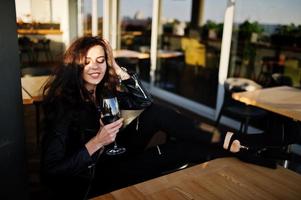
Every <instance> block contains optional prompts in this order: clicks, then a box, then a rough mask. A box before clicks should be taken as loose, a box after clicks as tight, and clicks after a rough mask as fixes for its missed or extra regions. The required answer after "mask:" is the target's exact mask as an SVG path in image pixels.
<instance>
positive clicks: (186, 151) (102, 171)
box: [42, 37, 218, 199]
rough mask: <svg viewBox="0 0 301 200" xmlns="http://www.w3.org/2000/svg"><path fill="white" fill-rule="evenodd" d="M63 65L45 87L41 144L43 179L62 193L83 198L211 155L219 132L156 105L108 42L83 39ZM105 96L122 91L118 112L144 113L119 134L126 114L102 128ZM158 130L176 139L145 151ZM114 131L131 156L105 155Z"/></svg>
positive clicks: (70, 51) (88, 38) (76, 42)
mask: <svg viewBox="0 0 301 200" xmlns="http://www.w3.org/2000/svg"><path fill="white" fill-rule="evenodd" d="M63 62H64V63H63V66H62V67H60V68H58V70H57V72H56V73H55V76H54V77H53V79H52V80H50V81H49V83H48V84H47V85H46V87H45V90H44V94H45V95H44V114H45V136H44V137H43V147H42V175H43V176H42V177H43V178H44V181H45V182H46V183H48V184H49V185H50V186H51V187H52V188H53V189H54V190H55V192H56V194H58V195H60V196H59V198H60V197H62V195H64V194H66V197H69V198H70V197H72V198H76V199H83V198H86V197H87V195H88V196H93V195H96V194H101V193H104V192H108V191H110V190H113V189H116V188H119V187H124V186H126V185H128V184H132V183H136V182H138V181H142V180H145V179H148V178H151V177H154V176H157V175H159V174H160V173H162V172H163V171H166V170H168V169H170V167H171V166H174V164H178V165H179V164H182V163H186V162H199V161H202V160H204V159H205V158H206V154H205V153H203V151H202V150H203V148H204V146H206V144H208V143H210V142H211V140H216V139H215V137H212V136H211V135H210V134H205V133H200V130H198V129H196V128H195V127H194V123H193V122H191V121H190V120H189V119H187V118H185V117H183V116H182V115H180V114H179V113H176V112H174V111H173V110H171V109H167V108H163V107H161V106H157V105H155V104H153V103H152V99H151V97H150V95H149V94H148V93H147V92H146V91H145V90H144V89H143V87H142V85H141V84H140V82H139V80H138V79H137V76H136V75H130V74H129V73H127V71H126V70H125V69H124V68H122V67H120V66H119V65H118V64H117V63H116V62H115V59H114V58H113V55H112V49H111V47H110V45H109V44H108V43H107V42H105V41H104V40H103V39H101V38H99V37H82V38H79V39H78V40H76V41H75V42H74V43H72V44H71V46H70V47H69V48H68V50H67V51H66V53H65V55H64V59H63ZM107 94H110V95H115V96H117V98H118V101H119V104H120V107H121V109H144V111H143V112H142V114H141V115H140V116H138V117H137V118H136V119H135V120H134V121H132V122H131V123H130V124H129V125H128V126H127V127H126V128H124V129H123V130H122V131H120V129H121V127H122V125H123V119H122V118H121V119H119V120H117V121H115V122H113V123H110V124H107V125H103V123H102V121H101V120H100V113H99V106H100V102H101V99H102V98H103V96H104V95H107ZM159 130H162V131H164V132H166V133H168V135H169V138H171V139H170V140H168V142H167V143H166V144H165V145H162V146H161V147H158V146H157V147H154V148H149V149H148V150H145V147H146V146H147V144H148V143H149V141H150V140H151V138H152V137H153V135H154V134H155V133H156V132H158V131H159ZM117 134H118V144H119V145H122V146H124V147H126V149H127V151H126V153H125V154H122V155H118V156H107V155H106V154H105V153H102V152H103V149H104V148H105V146H106V145H109V144H111V143H112V142H113V141H115V139H116V137H117ZM217 138H218V137H217ZM202 144H203V145H202Z"/></svg>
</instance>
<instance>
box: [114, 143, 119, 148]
mask: <svg viewBox="0 0 301 200" xmlns="http://www.w3.org/2000/svg"><path fill="white" fill-rule="evenodd" d="M117 148H118V147H117V143H116V141H115V142H114V149H117Z"/></svg>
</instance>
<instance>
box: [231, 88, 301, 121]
mask: <svg viewBox="0 0 301 200" xmlns="http://www.w3.org/2000/svg"><path fill="white" fill-rule="evenodd" d="M232 97H233V98H234V99H235V100H238V101H240V102H243V103H245V104H248V105H252V106H257V107H259V108H263V109H265V110H268V111H272V112H274V113H278V114H280V115H283V116H286V117H289V118H292V119H295V120H299V121H301V90H300V89H297V88H293V87H288V86H281V87H272V88H264V89H258V90H255V91H250V92H239V93H233V94H232Z"/></svg>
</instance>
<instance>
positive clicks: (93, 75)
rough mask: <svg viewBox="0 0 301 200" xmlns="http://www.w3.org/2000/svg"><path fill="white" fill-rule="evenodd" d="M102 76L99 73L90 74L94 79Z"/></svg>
mask: <svg viewBox="0 0 301 200" xmlns="http://www.w3.org/2000/svg"><path fill="white" fill-rule="evenodd" d="M99 75H100V73H99V72H93V73H90V74H89V76H91V77H92V78H98V77H99Z"/></svg>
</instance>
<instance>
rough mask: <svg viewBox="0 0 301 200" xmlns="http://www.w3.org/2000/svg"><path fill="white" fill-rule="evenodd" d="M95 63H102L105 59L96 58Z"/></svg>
mask: <svg viewBox="0 0 301 200" xmlns="http://www.w3.org/2000/svg"><path fill="white" fill-rule="evenodd" d="M96 62H97V63H100V64H101V63H104V62H105V58H104V57H103V56H102V57H98V58H97V59H96Z"/></svg>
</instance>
